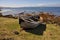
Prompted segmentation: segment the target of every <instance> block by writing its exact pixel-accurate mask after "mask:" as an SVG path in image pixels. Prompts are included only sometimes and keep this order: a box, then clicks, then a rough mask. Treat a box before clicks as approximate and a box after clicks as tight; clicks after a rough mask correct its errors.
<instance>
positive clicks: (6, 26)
mask: <svg viewBox="0 0 60 40" xmlns="http://www.w3.org/2000/svg"><path fill="white" fill-rule="evenodd" d="M15 30H17V31H18V32H19V35H15V34H14V33H13V31H15ZM32 31H33V30H32ZM2 34H3V35H2ZM1 35H2V36H1ZM4 35H5V36H4ZM6 35H7V36H6ZM10 37H11V38H14V39H15V40H60V26H55V25H54V24H46V31H44V33H43V35H37V34H33V33H30V32H26V31H25V30H23V31H22V32H20V25H19V24H18V19H12V18H4V17H0V38H10Z"/></svg>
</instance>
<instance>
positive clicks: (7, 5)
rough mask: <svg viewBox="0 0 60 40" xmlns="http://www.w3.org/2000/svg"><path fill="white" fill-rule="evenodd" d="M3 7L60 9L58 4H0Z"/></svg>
mask: <svg viewBox="0 0 60 40" xmlns="http://www.w3.org/2000/svg"><path fill="white" fill-rule="evenodd" d="M0 6H3V7H60V4H57V3H47V4H46V3H37V4H6V5H3V4H0Z"/></svg>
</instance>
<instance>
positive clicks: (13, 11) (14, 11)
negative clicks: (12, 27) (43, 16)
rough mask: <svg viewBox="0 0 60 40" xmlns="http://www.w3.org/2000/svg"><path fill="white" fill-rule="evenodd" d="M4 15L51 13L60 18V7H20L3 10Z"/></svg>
mask: <svg viewBox="0 0 60 40" xmlns="http://www.w3.org/2000/svg"><path fill="white" fill-rule="evenodd" d="M2 11H3V12H2V14H3V15H7V14H18V13H21V12H24V11H26V12H51V13H52V14H54V15H58V16H60V7H20V8H2Z"/></svg>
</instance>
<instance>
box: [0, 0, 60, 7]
mask: <svg viewBox="0 0 60 40" xmlns="http://www.w3.org/2000/svg"><path fill="white" fill-rule="evenodd" d="M0 6H1V7H2V6H3V7H60V0H0Z"/></svg>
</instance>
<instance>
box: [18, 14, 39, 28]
mask: <svg viewBox="0 0 60 40" xmlns="http://www.w3.org/2000/svg"><path fill="white" fill-rule="evenodd" d="M35 19H36V21H35ZM19 24H20V26H21V28H35V27H37V26H38V25H39V24H40V22H38V17H35V16H27V15H25V14H22V15H19Z"/></svg>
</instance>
